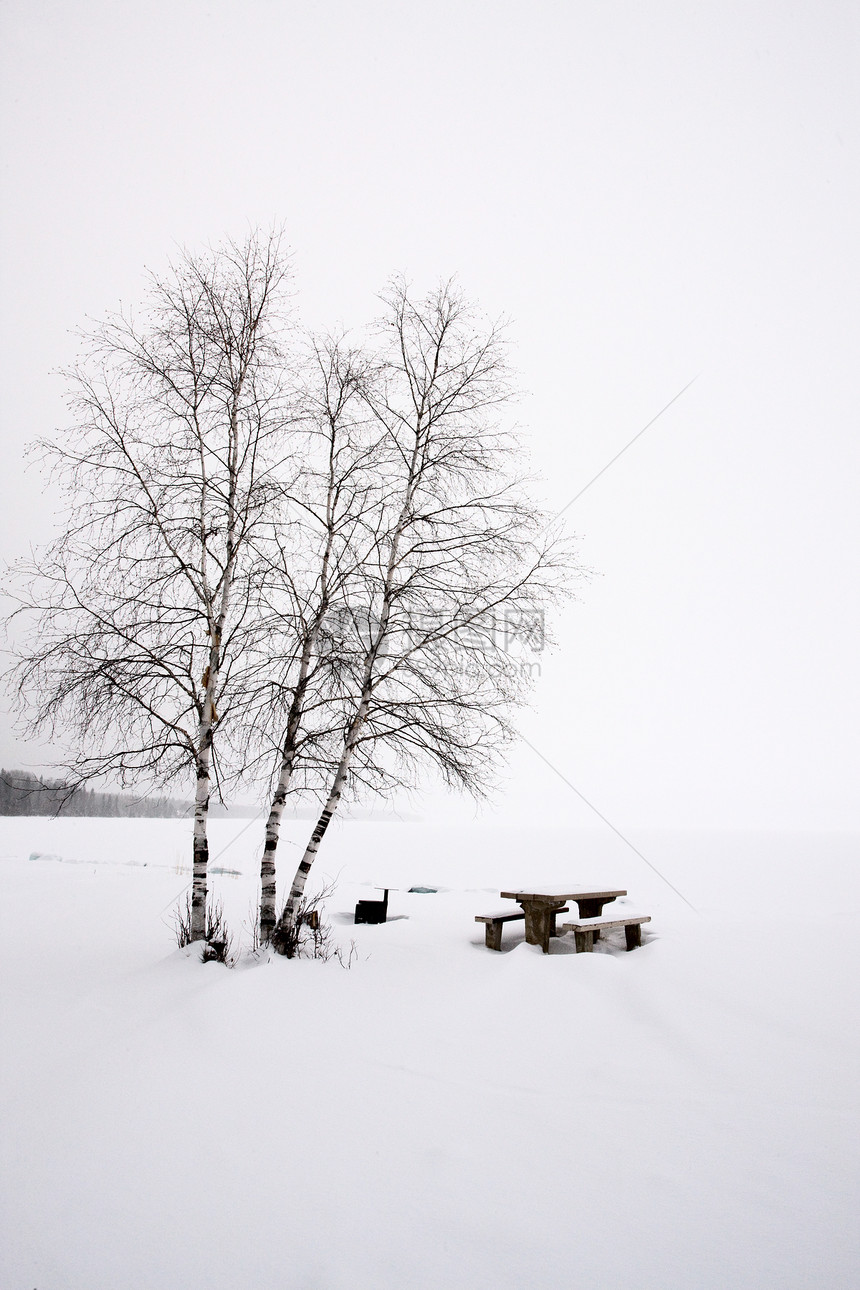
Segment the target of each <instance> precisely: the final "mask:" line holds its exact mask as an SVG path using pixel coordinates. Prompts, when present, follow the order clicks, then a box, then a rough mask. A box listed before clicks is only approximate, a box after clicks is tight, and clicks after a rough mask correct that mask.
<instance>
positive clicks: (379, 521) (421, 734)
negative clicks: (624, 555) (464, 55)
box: [13, 235, 574, 954]
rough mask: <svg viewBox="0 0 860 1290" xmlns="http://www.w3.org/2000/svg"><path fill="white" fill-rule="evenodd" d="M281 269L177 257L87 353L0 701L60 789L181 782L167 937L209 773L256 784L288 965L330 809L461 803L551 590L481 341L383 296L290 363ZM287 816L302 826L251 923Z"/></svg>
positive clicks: (500, 727) (490, 359) (290, 327)
mask: <svg viewBox="0 0 860 1290" xmlns="http://www.w3.org/2000/svg"><path fill="white" fill-rule="evenodd" d="M288 268H289V265H288V259H287V257H286V256H285V254H284V252H283V251H282V248H281V245H280V240H279V238H278V236H277V235H273V236H269V237H262V236H260V235H253V236H251V237H249V238H248V239H247V241H246V242H245V243H244V244H243V245H241V246H238V245H236V244H234V243H227V244H226V245H225V246H223V247H220V248H218V249H216V250H213V251H211V252H209V253H208V254H207V255H204V256H192V255H186V256H183V257H182V259H181V260H180V261H179V262H178V264H176V265H174V266H173V267H172V268H171V270H170V272H169V273H168V274H166V275H164V276H163V277H160V278H156V277H153V278H152V279H151V283H150V295H149V298H148V300H147V302H146V308H145V310H144V312H143V321H142V322H141V323H138V322H137V320H136V319H135V318H134V317H133V316H132V315H130V314H125V313H123V314H119V315H116V316H113V317H111V318H109V319H108V320H107V321H106V322H105V323H104V324H103V325H102V326H100V327H99V328H97V329H95V330H93V331H91V332H89V333H87V334H86V336H85V337H84V340H85V351H84V358H83V360H82V362H81V364H80V366H78V367H77V368H76V369H74V370H73V371H72V372H70V373H69V385H70V390H71V407H72V411H73V414H74V428H73V430H71V431H70V432H68V433H67V434H65V435H63V436H61V437H59V438H57V439H56V440H54V441H52V442H50V443H48V444H44V445H42V450H43V452H45V453H46V454H47V455H48V457H49V459H50V461H51V463H52V465H53V467H54V469H55V471H56V472H57V473H58V475H59V477H60V479H61V481H62V483H63V486H64V487H65V489H66V492H67V497H68V502H69V510H68V517H67V523H66V526H65V531H64V532H63V535H62V537H61V539H60V540H59V541H57V542H56V543H54V545H53V546H52V547H50V548H49V549H48V550H46V551H45V552H43V553H41V554H40V555H39V556H38V557H37V558H34V559H31V560H29V561H25V562H22V564H21V565H20V566H19V567H18V577H17V579H16V585H17V588H18V599H19V605H20V610H19V612H20V613H22V614H24V615H25V616H27V617H28V618H29V620H30V627H31V631H30V634H29V636H28V637H27V638H26V642H27V643H26V644H25V645H24V647H23V648H22V650H21V652H20V657H19V661H18V664H17V668H16V670H15V672H14V675H13V685H14V688H15V690H16V693H17V695H18V698H19V703H20V710H21V713H22V717H23V720H24V722H25V723H26V725H27V726H28V728H29V730H30V731H35V732H42V733H44V732H45V731H60V732H68V731H73V732H74V734H75V740H76V746H77V748H78V750H79V751H77V752H76V753H75V754H74V755H73V757H72V758H71V760H70V763H69V764H68V765H67V766H66V773H67V775H69V774H71V775H72V777H73V782H77V783H82V782H85V781H87V780H90V779H93V778H105V777H107V778H112V779H114V780H117V779H118V780H119V781H120V782H121V783H123V784H125V783H140V782H146V783H151V784H159V785H163V784H166V783H168V782H171V781H174V780H176V779H177V778H178V777H182V776H193V777H194V780H195V783H196V797H195V820H194V843H193V846H194V880H193V891H192V902H191V923H190V927H189V936H190V938H191V939H195V940H196V939H205V938H206V905H207V864H208V842H207V831H206V821H207V812H208V804H209V797H210V793H211V791H212V787H213V776H214V779H215V783H216V785H221V784H224V783H225V782H227V780H228V779H231V778H235V779H237V780H239V779H243V780H245V781H247V782H253V783H255V784H259V783H261V782H262V783H265V784H267V785H268V787H269V790H270V793H271V806H270V810H269V814H268V818H267V822H266V827H265V836H264V842H263V858H262V863H261V875H260V876H261V899H260V913H259V923H260V925H259V935H260V939H261V941H262V942H263V943H271V944H272V945H273V946H274V948H275V949H278V950H280V951H281V952H282V953H287V954H289V953H290V950H291V947H294V945H295V941H296V936H297V934H298V928H299V922H300V920H301V918H302V911H303V910H304V909H306V908H307V898H306V896H305V885H306V881H307V878H308V874H309V873H310V870H311V867H312V865H313V862H314V859H315V856H316V854H317V851H318V849H319V847H320V844H321V842H322V839H323V837H324V835H325V832H326V830H327V828H328V825H329V823H330V821H331V819H332V817H333V816H334V814H335V813H336V811H337V810H338V809H339V808H340V805H341V803H342V802H343V801H344V800H345V798H347V797H348V796H350V795H353V796H354V795H356V794H360V793H362V792H363V791H373V792H376V793H382V794H385V793H388V792H390V791H392V790H394V789H396V788H399V787H402V786H403V785H405V784H409V785H412V784H415V783H417V779H418V776H419V774H420V772H421V770H422V768H424V767H426V766H427V765H428V764H429V765H431V766H433V767H435V768H436V770H437V771H438V773H439V774H440V775H441V777H442V779H443V780H444V781H445V782H446V783H448V784H449V785H452V786H455V787H458V788H462V789H465V790H466V791H468V792H469V793H472V794H474V795H478V796H480V795H481V794H483V793H485V792H486V791H487V788H488V786H489V785H490V783H491V782H492V776H493V772H494V768H495V767H496V765H497V763H498V759H499V755H500V753H501V751H502V750H503V749H504V747H505V746H506V744H507V743H508V742H509V741H510V740H511V739H512V738H513V737H514V728H513V725H512V715H513V713H514V712H515V710H516V708H517V706H518V705H519V704H521V703H522V702H523V701H524V700H525V699H526V698H527V695H528V690H529V680H528V677H527V676H526V675H525V674H524V672H523V669H522V667H521V666H520V664H519V659H518V658H517V655H516V652H512V651H511V649H510V648H509V641H508V640H507V639H505V638H504V637H503V636H502V635H501V634H500V632H499V630H498V624H499V623H500V622H501V621H504V622H505V623H506V624H509V625H510V624H515V625H517V624H519V625H528V624H534V623H536V622H541V623H542V622H543V618H544V614H545V611H546V610H547V608H548V607H549V606H550V604H551V603H552V602H553V601H554V600H555V599H556V598H557V597H558V596H559V595H562V594H564V593H565V590H566V588H567V587H568V586H569V583H570V576H571V572H572V570H573V568H574V563H573V557H572V553H571V551H570V549H569V547H568V545H567V544H566V542H565V541H564V540H562V539H561V538H560V537H559V536H558V535H556V534H554V533H553V532H552V530H551V526H550V525H549V524H548V523H547V519H546V517H545V516H544V515H542V514H541V513H540V511H539V510H538V509H537V508H536V506H535V504H534V501H533V499H532V498H531V497H530V496H529V492H528V489H527V487H526V484H525V482H524V477H523V474H522V467H521V464H520V461H519V452H518V446H517V443H516V440H515V438H514V436H513V435H512V434H511V433H510V432H509V431H506V430H505V428H504V416H505V413H506V410H507V407H508V404H509V402H510V399H511V397H512V393H513V390H512V383H511V378H510V373H509V368H508V364H507V357H506V344H505V338H504V333H503V330H502V329H500V328H499V327H497V326H494V325H492V324H488V323H485V322H484V321H483V320H482V318H481V316H480V315H479V314H478V312H477V311H476V310H475V309H474V308H473V307H471V306H470V305H469V304H468V303H467V302H466V301H465V300H464V298H463V296H462V294H461V293H460V291H459V290H458V289H457V288H456V287H454V286H453V285H451V284H446V285H443V286H441V287H440V288H439V289H438V290H436V291H435V292H433V293H431V294H430V295H428V296H426V297H425V298H422V299H417V300H416V299H414V298H413V296H412V294H411V292H410V289H409V287H408V284H406V283H405V282H404V281H401V280H396V281H394V282H393V283H392V284H391V285H390V287H389V290H388V291H387V292H386V294H385V295H384V296H383V297H382V306H383V313H382V316H381V318H380V319H378V320H377V323H376V324H375V326H374V327H373V328H372V329H371V331H370V332H369V334H368V336H367V337H366V338H365V339H364V340H363V341H362V342H361V343H357V342H354V341H351V340H350V339H349V338H347V337H344V336H337V337H331V336H326V337H304V336H303V335H302V333H301V332H300V330H299V329H298V328H297V327H296V326H295V325H294V324H293V322H292V319H291V315H290V302H289V296H288V290H287V288H288V284H289V273H288ZM507 635H508V636H509V635H510V633H507ZM296 793H302V794H305V795H307V794H312V795H314V796H315V797H316V799H317V800H318V801H319V803H320V814H319V817H318V819H317V822H316V824H315V827H314V828H313V831H312V834H311V837H310V839H309V841H308V844H307V847H306V849H305V852H304V854H303V856H302V859H301V861H300V863H299V866H298V869H297V870H296V873H295V875H294V877H293V879H292V882H291V884H290V887H289V889H288V894H287V897H286V900H285V901H284V903H283V907H282V909H281V910H280V913H278V910H277V887H276V867H277V851H278V840H279V834H280V826H281V820H282V816H283V811H284V806H285V803H286V801H287V799H288V797H289V795H290V794H296Z"/></svg>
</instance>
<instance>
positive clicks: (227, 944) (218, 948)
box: [173, 891, 235, 967]
mask: <svg viewBox="0 0 860 1290" xmlns="http://www.w3.org/2000/svg"><path fill="white" fill-rule="evenodd" d="M173 934H174V936H175V937H176V944H177V945H178V946H179V948H180V949H184V948H185V947H186V945H190V944H191V943H192V941H191V892H190V891H187V892H186V893H185V902H184V904H183V903H181V902H177V905H176V909H175V910H174V912H173ZM202 957H203V962H204V963H223V964H224V965H225V967H233V964H234V963H235V955H234V954H233V936H232V933H231V932H230V929H229V928H228V926H227V923H226V922H225V919H224V908H223V906H222V904H221V901H220V900H218V901H216V900H215V899H214V898H213V897H211V896H210V898H209V901H208V903H207V905H206V938H205V940H204V942H203V955H202Z"/></svg>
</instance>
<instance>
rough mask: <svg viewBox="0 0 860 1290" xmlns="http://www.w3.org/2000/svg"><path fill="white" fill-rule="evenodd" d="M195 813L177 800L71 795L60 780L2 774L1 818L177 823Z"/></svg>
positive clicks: (15, 772)
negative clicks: (83, 817)
mask: <svg viewBox="0 0 860 1290" xmlns="http://www.w3.org/2000/svg"><path fill="white" fill-rule="evenodd" d="M191 813H192V807H191V805H190V804H189V803H188V802H180V801H178V800H177V799H176V798H174V797H131V796H128V795H126V794H125V793H96V792H93V791H91V790H90V789H86V788H79V789H77V790H76V791H75V792H70V791H69V789H68V786H67V785H66V784H64V783H63V781H62V780H59V779H39V778H38V776H36V775H31V774H30V773H29V772H28V771H25V770H0V815H100V816H118V817H120V818H128V817H131V816H141V815H145V816H157V817H159V818H163V819H171V820H176V819H181V818H183V817H185V816H188V815H190V814H191Z"/></svg>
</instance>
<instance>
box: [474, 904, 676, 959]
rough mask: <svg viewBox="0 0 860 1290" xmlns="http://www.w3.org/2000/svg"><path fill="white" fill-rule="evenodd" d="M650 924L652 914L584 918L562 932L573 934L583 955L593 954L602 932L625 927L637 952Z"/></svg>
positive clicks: (629, 946)
mask: <svg viewBox="0 0 860 1290" xmlns="http://www.w3.org/2000/svg"><path fill="white" fill-rule="evenodd" d="M650 922H651V915H650V914H640V915H639V916H637V917H635V918H583V919H580V921H579V922H578V923H564V924H563V926H562V929H561V930H562V931H563V932H573V934H574V936H575V938H576V952H577V954H583V953H591V951H592V950H593V949H594V942H595V940H596V938H597V937H598V936H599V934H600V933H601V932H602V931H605V930H606V929H607V928H609V927H623V928H624V936H625V938H626V940H627V948H628V950H635V949H636V947H637V946H638V945H641V944H642V924H643V923H650ZM488 932H489V929H488ZM487 944H489V941H488V942H487Z"/></svg>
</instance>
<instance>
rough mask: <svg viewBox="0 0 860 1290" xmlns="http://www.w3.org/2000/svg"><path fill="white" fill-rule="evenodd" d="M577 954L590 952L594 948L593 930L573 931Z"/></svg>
mask: <svg viewBox="0 0 860 1290" xmlns="http://www.w3.org/2000/svg"><path fill="white" fill-rule="evenodd" d="M573 936H574V940H575V941H576V952H577V954H590V953H591V951H592V950H593V949H594V932H574V933H573Z"/></svg>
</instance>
